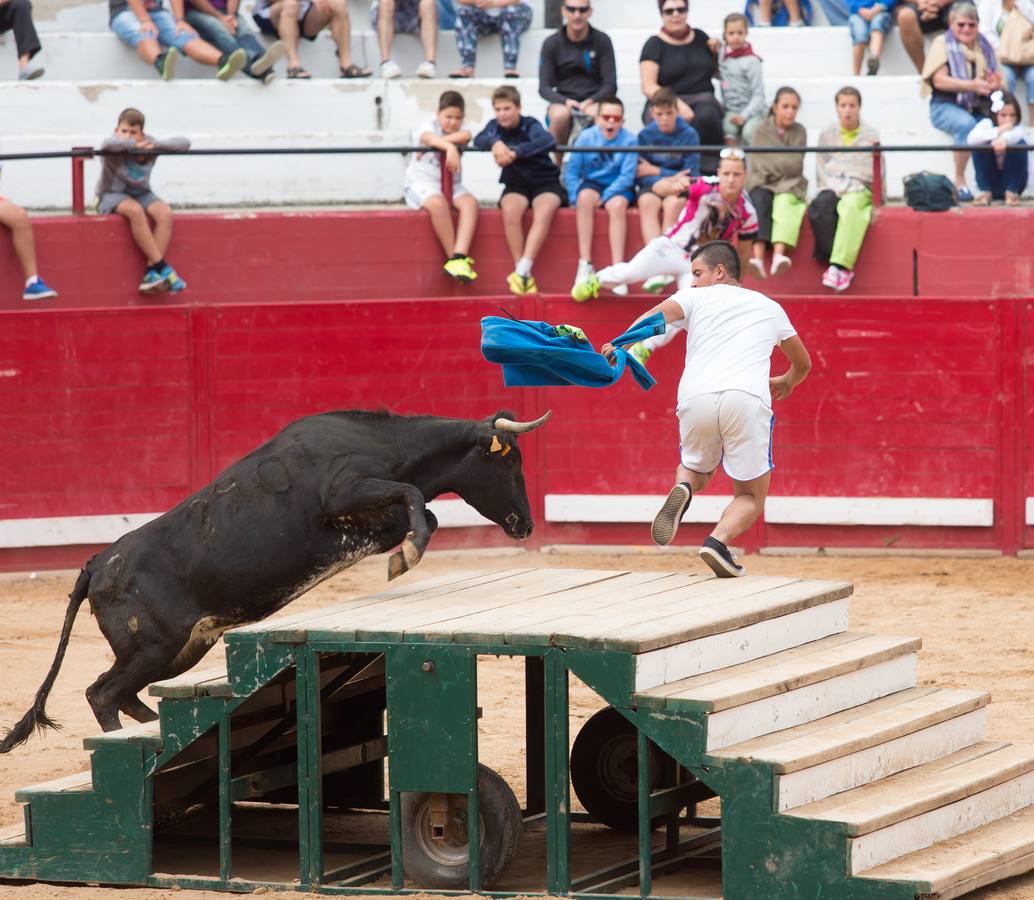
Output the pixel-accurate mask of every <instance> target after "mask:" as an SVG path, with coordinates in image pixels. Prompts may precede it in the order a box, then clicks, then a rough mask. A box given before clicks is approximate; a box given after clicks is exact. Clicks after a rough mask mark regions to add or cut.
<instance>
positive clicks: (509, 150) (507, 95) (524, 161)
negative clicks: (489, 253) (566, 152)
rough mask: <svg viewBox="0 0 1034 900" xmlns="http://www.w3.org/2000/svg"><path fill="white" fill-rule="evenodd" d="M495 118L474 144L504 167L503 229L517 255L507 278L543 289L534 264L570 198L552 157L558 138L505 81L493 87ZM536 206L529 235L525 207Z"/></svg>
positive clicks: (519, 287) (516, 287)
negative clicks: (529, 112)
mask: <svg viewBox="0 0 1034 900" xmlns="http://www.w3.org/2000/svg"><path fill="white" fill-rule="evenodd" d="M492 108H493V110H494V111H495V118H494V119H493V120H492V121H491V122H489V123H488V124H487V125H486V126H485V127H484V129H483V130H482V131H481V133H480V134H479V135H478V136H477V137H476V138H474V146H475V147H477V148H478V149H480V150H491V151H492V156H493V158H494V159H495V161H496V163H497V164H498V165H499V166H500V167H501V169H502V171H501V172H500V174H499V181H500V182H501V183H502V184H503V195H502V197H501V198H500V200H499V207H500V209H501V210H502V212H503V231H504V232H505V233H506V244H507V246H508V247H509V248H510V253H511V255H512V256H513V260H514V270H513V271H512V272H511V273H510V275H509V277H508V278H507V279H506V283H507V285H509V288H510V291H511V292H512V293H514V294H517V295H518V296H521V295H523V294H537V293H538V290H539V289H538V285H537V284H536V283H535V277H534V276H533V275H532V265H533V264H534V262H535V257H536V256H538V253H539V251H540V250H541V249H542V245H543V244H544V243H545V241H546V237H547V235H548V234H549V227H550V225H552V224H553V217H554V216H555V215H556V211H557V210H558V209H560V207H561V205H562V204H563V202H564V197H565V193H564V188H563V185H561V184H560V170H559V169H558V168H557V167H556V164H555V163H554V162H553V160H552V159H551V158H550V151H551V150H553V148H554V147H555V146H556V141H555V140H554V138H553V135H551V134H550V133H549V132H548V131H546V129H545V128H543V127H542V124H541V123H540V122H539V121H538V120H537V119H533V118H532V117H531V116H522V115H521V95H520V92H519V91H518V90H517V88H515V87H513V86H512V85H509V84H505V85H503V86H502V87H498V88H496V89H495V91H493V92H492ZM529 206H530V207H531V214H532V217H531V228H529V229H528V236H527V238H525V236H524V227H523V224H522V220H523V218H524V211H525V210H526V209H527V208H528V207H529Z"/></svg>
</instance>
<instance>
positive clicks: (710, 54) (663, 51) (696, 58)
mask: <svg viewBox="0 0 1034 900" xmlns="http://www.w3.org/2000/svg"><path fill="white" fill-rule="evenodd" d="M657 5H658V8H659V9H660V11H661V18H662V24H661V30H660V31H659V32H658V33H657V34H655V35H654V36H653V37H651V38H650V39H649V40H648V41H647V42H646V43H645V44H644V45H643V52H642V54H641V55H640V56H639V82H640V84H641V85H642V88H643V93H644V94H645V95H646V108H645V109H644V110H643V122H644V123H647V122H649V121H650V98H651V97H652V96H653V95H654V94H655V93H657V91H658V90H659V89H660V88H662V87H666V88H671V89H672V90H673V91H674V92H675V93H676V94H678V96H679V107H678V111H679V115H680V116H682V118H683V119H685V121H686V122H692V123H693V127H694V128H695V129H696V130H697V132H698V133H699V134H700V143H701V144H722V143H724V140H725V138H724V135H723V133H722V107H721V106H720V105H719V103H718V100H717V98H716V97H715V95H714V85H713V84H712V83H711V76H712V75H714V74H715V71H716V68H717V57H716V53H717V45H718V41H717V39H710V38H708V36H707V33H706V32H704V31H701V30H700V29H699V28H690V26H689V22H688V19H687V16H688V14H689V0H658V2H657ZM717 165H718V157H717V155H715V154H713V153H712V154H707V153H705V154H704V155H703V156H702V157H701V159H700V168H701V171H702V172H704V173H705V174H709V175H713V174H714V172H715V169H716V167H717Z"/></svg>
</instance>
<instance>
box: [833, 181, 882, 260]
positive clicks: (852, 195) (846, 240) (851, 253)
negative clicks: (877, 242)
mask: <svg viewBox="0 0 1034 900" xmlns="http://www.w3.org/2000/svg"><path fill="white" fill-rule="evenodd" d="M871 220H872V192H871V191H869V190H864V191H849V192H848V193H846V194H844V196H843V197H841V198H840V200H839V201H838V202H837V230H836V234H835V235H834V236H833V250H832V252H831V253H830V255H829V261H830V262H831V263H833V264H834V265H837V266H841V267H842V268H844V269H848V270H852V271H853V270H854V267H855V263H856V262H858V254H859V253H860V252H861V249H862V241H864V240H865V232H866V231H868V229H869V222H870V221H871Z"/></svg>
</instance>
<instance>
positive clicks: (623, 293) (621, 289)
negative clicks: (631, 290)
mask: <svg viewBox="0 0 1034 900" xmlns="http://www.w3.org/2000/svg"><path fill="white" fill-rule="evenodd" d="M610 292H611V293H612V294H615V295H616V296H618V297H627V296H628V285H627V284H615V285H614V287H612V288H611V289H610Z"/></svg>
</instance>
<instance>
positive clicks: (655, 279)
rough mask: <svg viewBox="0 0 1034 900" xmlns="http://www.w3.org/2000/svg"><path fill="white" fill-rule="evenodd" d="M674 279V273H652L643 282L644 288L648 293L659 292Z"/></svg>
mask: <svg viewBox="0 0 1034 900" xmlns="http://www.w3.org/2000/svg"><path fill="white" fill-rule="evenodd" d="M674 281H675V276H674V275H652V276H650V277H649V278H647V279H646V281H644V282H643V290H644V291H646V293H648V294H659V293H660V292H661V291H663V290H664V289H665V288H666V287H667V286H668V285H669V284H672V283H673V282H674Z"/></svg>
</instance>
